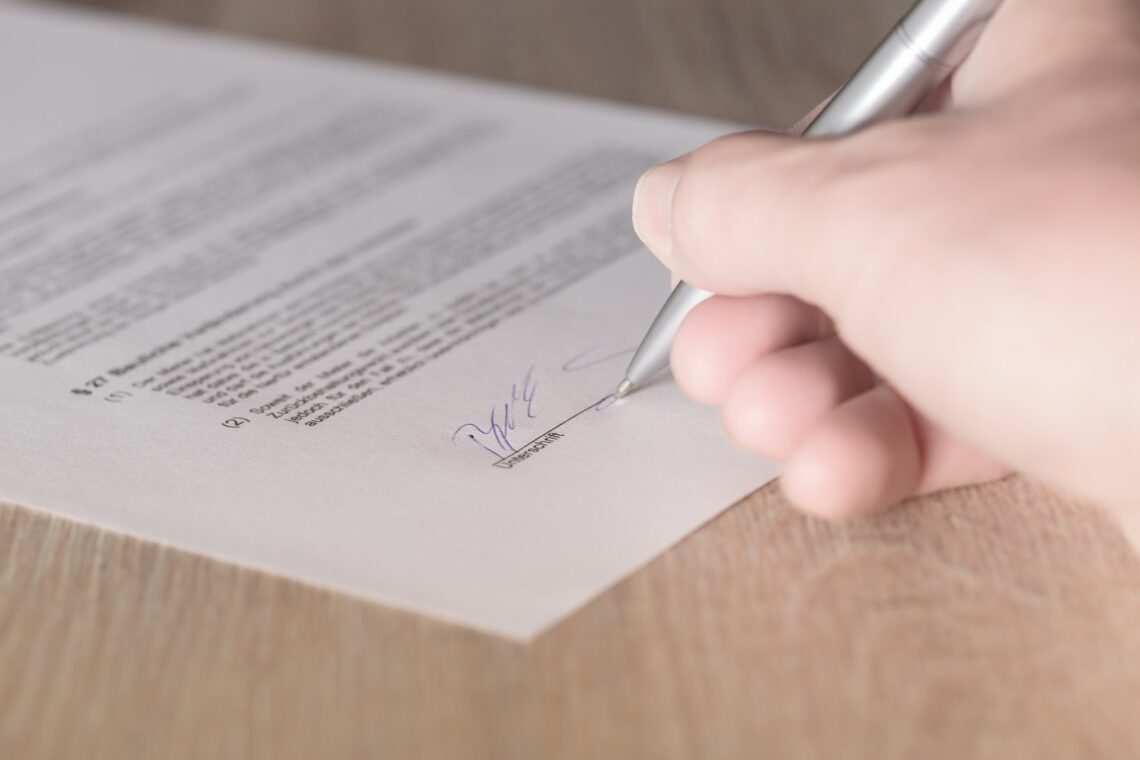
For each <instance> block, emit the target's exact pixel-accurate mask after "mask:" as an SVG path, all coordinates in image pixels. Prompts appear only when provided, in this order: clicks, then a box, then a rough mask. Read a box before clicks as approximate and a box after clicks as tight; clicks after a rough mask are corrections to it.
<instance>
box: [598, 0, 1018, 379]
mask: <svg viewBox="0 0 1140 760" xmlns="http://www.w3.org/2000/svg"><path fill="white" fill-rule="evenodd" d="M1000 5H1001V0H920V1H919V2H918V3H916V4H915V5H914V7H913V8H911V10H910V11H909V12H908V13H907V14H906V16H904V17H903V19H902V20H901V21H899V23H898V24H896V25H895V28H894V29H892V30H891V33H890V34H889V35H887V38H886V39H885V40H883V41H882V42H881V43H880V44H879V47H878V48H876V49H875V52H874V53H872V54H871V57H870V58H868V59H867V60H866V61H865V62H864V63H863V65H862V66H860V67H859V70H858V71H857V72H855V75H854V76H852V77H851V79H850V80H849V81H848V82H847V84H846V85H844V87H843V89H841V90H840V91H839V92H838V93H836V95H835V97H834V98H832V100H831V102H830V103H828V105H827V107H826V108H824V109H823V111H822V112H820V114H819V116H817V117H816V118H815V120H814V121H812V123H811V125H810V126H809V127H808V128H807V129H806V130H805V131H804V137H830V136H835V135H842V134H847V133H849V132H855V131H857V130H859V129H862V128H863V127H866V126H868V125H870V124H872V123H874V122H878V121H886V120H888V119H894V118H899V117H902V116H907V115H909V114H910V113H912V112H913V111H914V109H916V108H917V107H918V106H919V105H920V104H921V103H922V101H923V100H924V99H925V98H926V97H927V96H928V95H930V94H931V93H932V92H933V91H934V90H935V89H936V88H937V87H938V86H939V85H940V84H942V82H944V81H945V80H946V79H947V77H949V75H950V73H951V72H953V71H954V69H955V68H957V67H958V65H959V64H961V63H962V62H963V61H964V60H965V59H966V56H967V55H969V53H970V51H971V50H972V49H973V47H974V45H975V43H976V42H977V40H978V37H980V36H981V33H982V30H983V29H984V28H985V26H986V23H987V22H988V21H989V20H990V18H991V17H992V16H993V15H994V14H995V13H996V12H997V9H998V7H999V6H1000ZM711 295H712V293H709V292H708V291H705V290H701V289H700V288H695V287H693V286H692V285H689V284H687V283H684V282H682V283H680V284H678V285H677V287H676V288H674V289H673V293H672V294H671V295H670V296H669V298H668V300H666V301H665V305H664V306H663V307H661V311H660V312H658V314H657V318H656V319H654V320H653V324H652V325H650V327H649V332H647V333H646V334H645V337H644V338H643V339H642V341H641V345H640V346H638V348H637V352H636V353H634V355H633V360H632V361H630V363H629V367H628V368H627V369H626V371H625V378H624V379H623V380H622V381H621V384H619V385H618V387H617V391H616V393H615V395H616V396H617V397H618V398H621V397H622V396H626V395H628V394H629V393H630V392H631V391H633V390H634V389H635V388H638V387H640V386H641V385H643V384H645V383H646V382H648V381H649V380H650V379H651V378H653V377H654V376H655V375H657V374H658V373H660V372H661V371H663V370H664V369H665V368H666V367H668V366H669V351H670V349H671V347H672V345H673V338H674V337H675V336H676V334H677V329H678V328H679V327H680V326H681V321H682V320H683V319H684V318H685V315H686V314H688V313H689V312H690V311H691V310H692V309H693V308H694V307H695V306H696V305H697V304H699V303H700V302H701V301H704V300H705V299H707V298H709V297H710V296H711Z"/></svg>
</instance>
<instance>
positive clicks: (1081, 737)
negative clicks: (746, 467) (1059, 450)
mask: <svg viewBox="0 0 1140 760" xmlns="http://www.w3.org/2000/svg"><path fill="white" fill-rule="evenodd" d="M107 4H109V5H114V6H117V7H120V8H122V9H126V10H130V11H138V12H144V13H147V14H150V15H154V16H158V17H165V18H168V19H174V20H178V21H183V22H188V23H192V24H196V25H201V26H206V27H216V28H222V29H227V30H231V31H237V32H240V33H248V34H253V35H258V36H266V37H271V38H277V39H283V40H290V41H294V42H301V43H305V44H311V45H316V46H320V47H331V48H337V49H340V50H345V51H350V52H353V53H360V54H365V55H375V56H377V57H382V58H388V59H398V60H404V61H410V62H414V63H421V64H427V65H433V66H437V67H440V68H445V69H452V70H457V71H465V72H473V73H477V74H482V75H487V76H491V77H498V78H506V79H514V80H519V81H525V82H531V83H537V84H542V85H548V86H553V87H558V88H562V89H567V90H574V91H578V92H584V93H591V94H595V95H600V96H604V97H611V98H620V99H625V100H631V101H638V102H644V103H651V104H655V105H662V106H669V107H675V108H681V109H686V110H691V111H697V112H701V113H706V114H710V115H715V116H722V117H730V118H737V119H746V120H751V121H756V122H763V123H768V124H784V123H787V122H790V121H792V120H794V118H795V117H796V116H797V115H798V114H799V113H800V112H802V111H804V110H805V109H806V108H807V107H808V106H809V105H810V104H812V103H813V101H815V100H817V99H819V98H821V97H822V96H823V95H824V94H826V93H827V92H828V91H830V89H831V88H832V87H834V86H835V85H836V84H837V83H838V82H839V81H840V80H841V78H842V76H843V74H844V73H845V72H846V71H847V70H848V69H850V67H851V66H852V65H853V64H854V63H855V62H856V60H857V59H858V57H859V53H860V51H862V50H865V49H866V48H867V47H868V46H869V45H870V44H871V41H872V40H873V39H874V38H875V37H876V36H877V35H878V34H880V33H881V32H882V31H883V30H884V29H885V28H886V26H887V25H888V24H889V22H890V19H891V18H892V17H893V16H894V15H895V14H897V13H899V12H900V10H901V9H902V7H903V6H904V5H906V2H905V0H859V1H858V2H854V1H852V0H373V1H372V2H369V0H214V1H213V2H210V1H208V0H111V1H110V2H108V3H107ZM136 756H137V757H145V758H175V757H179V758H180V757H187V758H214V757H256V758H273V759H274V760H280V759H281V758H292V757H298V758H308V757H322V758H325V757H328V758H331V757H369V758H378V757H384V758H401V759H404V758H421V757H472V758H495V759H496V760H498V759H500V758H563V757H565V758H595V757H621V758H642V757H644V758H713V757H715V758H720V757H772V758H782V757H805V758H808V757H826V758H833V757H843V758H876V759H882V758H910V757H920V756H921V757H954V758H960V757H993V758H1017V757H1026V758H1049V757H1082V758H1086V757H1137V756H1140V560H1137V558H1136V557H1135V555H1133V554H1132V553H1131V552H1130V550H1129V548H1128V546H1127V545H1126V544H1125V542H1124V540H1123V539H1122V538H1121V536H1120V534H1119V533H1118V532H1117V530H1116V529H1115V528H1114V527H1113V526H1112V525H1111V524H1110V523H1109V522H1108V521H1107V520H1106V519H1105V518H1104V517H1103V516H1101V515H1100V514H1099V513H1098V512H1096V511H1094V510H1091V509H1088V508H1084V507H1081V506H1078V505H1076V504H1073V503H1071V502H1070V501H1067V500H1066V499H1064V498H1061V497H1059V496H1057V495H1055V494H1053V493H1051V492H1050V491H1048V490H1046V489H1044V488H1042V487H1039V486H1035V485H1032V484H1029V483H1027V482H1024V481H1022V480H1019V479H1013V480H1009V481H1006V482H1004V483H1001V484H998V485H995V486H991V487H987V488H981V489H972V490H965V491H959V492H956V493H951V494H947V495H942V496H938V497H934V498H929V499H924V500H922V501H920V502H918V503H914V504H911V505H909V506H907V507H905V508H903V509H900V510H898V511H896V512H894V513H892V514H890V515H887V516H885V517H882V518H878V519H873V520H867V521H862V522H856V523H851V524H848V525H842V526H835V525H829V524H824V523H821V522H815V521H812V520H808V519H805V518H803V517H800V516H798V515H796V514H795V513H793V512H792V511H791V510H790V509H789V508H788V507H787V506H786V504H785V503H784V502H783V501H782V499H781V497H780V496H779V493H778V491H777V490H776V489H774V488H769V489H765V490H763V491H761V492H759V493H758V494H756V495H754V496H752V497H751V498H749V499H747V500H745V501H744V502H742V503H740V504H738V505H736V506H735V507H733V508H732V509H730V510H729V511H728V512H726V513H725V514H724V515H723V516H721V517H720V518H718V519H717V520H714V521H713V522H712V523H710V524H709V525H707V526H705V527H704V528H703V529H701V530H700V531H699V532H698V533H697V534H696V535H694V536H693V537H691V538H689V539H687V540H686V541H684V542H683V543H682V544H681V545H679V546H678V547H676V548H675V549H673V550H672V551H670V552H669V553H668V554H666V555H665V556H664V557H662V558H660V559H659V560H657V561H656V562H654V563H653V564H652V565H650V566H649V567H647V568H646V569H644V570H643V571H641V572H639V573H637V574H635V575H634V576H633V577H631V578H629V579H628V580H626V581H625V582H623V583H621V584H620V585H619V586H617V587H616V588H614V589H612V590H611V591H610V592H608V593H607V594H605V595H604V596H603V597H602V598H600V599H598V600H597V601H596V602H594V603H593V604H591V605H590V606H589V607H588V608H586V609H585V610H583V611H582V612H580V613H579V614H577V615H575V616H574V617H572V618H571V619H570V620H568V621H566V622H565V623H563V624H562V625H560V626H558V627H557V628H555V629H554V630H552V631H550V632H549V633H548V634H546V635H545V636H543V637H541V638H540V639H539V640H538V641H536V642H535V643H534V644H533V645H531V646H521V645H517V644H512V643H509V642H505V641H502V640H497V639H495V638H491V637H488V636H484V635H480V634H477V633H473V632H470V631H467V630H463V629H460V628H456V627H451V626H448V625H445V624H441V623H436V622H433V621H429V620H425V619H421V618H417V617H415V616H412V615H409V614H405V613H401V612H396V611H393V610H389V609H384V608H382V607H379V606H375V605H370V604H367V603H363V602H360V601H357V600H353V599H348V598H343V597H338V596H337V595H335V594H331V593H326V592H322V591H318V590H314V589H312V588H308V587H306V586H303V585H301V584H298V583H293V582H290V581H286V580H281V579H277V578H273V577H270V576H267V575H262V574H258V573H254V572H249V571H244V570H239V569H236V568H234V567H231V566H227V565H225V564H221V563H217V562H214V561H209V560H205V559H201V558H198V557H195V556H192V555H189V554H186V553H183V552H179V551H175V550H171V549H166V548H160V547H157V546H154V545H150V544H147V543H143V542H140V541H136V540H130V539H126V538H123V537H121V536H118V535H113V534H109V533H105V532H101V531H98V530H94V529H91V528H88V527H82V526H78V525H75V524H73V523H70V522H68V521H65V520H60V519H54V518H49V517H45V516H43V515H39V514H35V513H32V512H29V511H27V510H24V509H21V508H18V507H15V506H5V507H0V757H3V758H19V759H20V760H25V759H27V758H56V757H84V758H88V757H114V758H126V757H136Z"/></svg>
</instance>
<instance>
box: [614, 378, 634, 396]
mask: <svg viewBox="0 0 1140 760" xmlns="http://www.w3.org/2000/svg"><path fill="white" fill-rule="evenodd" d="M632 390H633V381H632V380H630V379H629V378H626V379H625V380H622V381H621V383H620V384H619V385H618V387H617V390H616V391H614V397H615V398H625V397H626V396H628V395H629V394H630V391H632Z"/></svg>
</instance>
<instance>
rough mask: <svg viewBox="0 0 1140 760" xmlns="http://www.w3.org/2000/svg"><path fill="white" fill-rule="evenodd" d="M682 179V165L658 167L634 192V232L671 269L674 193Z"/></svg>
mask: <svg viewBox="0 0 1140 760" xmlns="http://www.w3.org/2000/svg"><path fill="white" fill-rule="evenodd" d="M680 179H681V162H679V161H669V162H668V163H664V164H661V165H659V166H655V167H653V168H652V169H650V170H649V171H647V172H646V173H645V174H643V175H641V179H639V180H638V181H637V187H636V188H635V189H634V191H633V230H634V232H636V233H637V236H638V237H639V238H641V242H643V243H645V246H646V247H647V248H649V250H650V251H652V252H653V255H654V256H656V257H657V258H659V259H661V261H662V263H664V264H665V265H666V266H669V262H670V259H671V257H672V254H673V193H674V192H675V191H676V189H677V182H678V181H679V180H680Z"/></svg>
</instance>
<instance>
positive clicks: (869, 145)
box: [634, 0, 1140, 541]
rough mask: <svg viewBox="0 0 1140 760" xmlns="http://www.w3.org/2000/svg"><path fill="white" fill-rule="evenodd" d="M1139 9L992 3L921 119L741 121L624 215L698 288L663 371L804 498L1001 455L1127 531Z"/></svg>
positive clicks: (892, 499) (1138, 194)
mask: <svg viewBox="0 0 1140 760" xmlns="http://www.w3.org/2000/svg"><path fill="white" fill-rule="evenodd" d="M1138 85H1140V6H1137V4H1135V3H1132V2H1128V0H1006V3H1005V5H1004V6H1003V8H1002V10H1001V11H1000V12H999V14H998V15H997V17H995V19H994V20H993V22H992V23H991V25H990V27H989V29H987V31H986V33H985V35H984V37H983V38H982V40H981V42H980V43H979V46H978V48H977V49H976V50H975V51H974V53H973V55H972V56H971V57H970V59H969V60H968V61H967V63H966V64H965V65H964V66H963V67H962V68H961V69H960V70H959V71H958V72H957V73H956V74H955V76H954V78H953V80H952V83H951V86H950V87H949V89H948V90H947V91H946V92H945V93H944V96H945V97H944V98H943V100H942V102H941V104H940V107H939V108H937V109H936V112H935V113H927V114H923V115H921V116H916V117H913V118H911V119H907V120H905V121H898V122H892V123H888V124H883V125H879V126H875V127H872V128H869V129H866V130H864V131H862V132H860V133H858V134H855V135H852V136H849V137H844V138H839V139H829V140H812V141H807V140H798V139H794V138H790V137H784V136H778V135H772V134H766V133H746V134H741V135H735V136H730V137H726V138H722V139H720V140H717V141H715V142H713V143H711V144H709V145H707V146H705V147H703V148H701V149H699V150H697V151H695V152H693V153H690V154H688V155H686V156H683V157H681V158H679V159H677V160H675V161H672V162H669V163H668V164H664V165H662V166H660V167H656V168H655V169H652V170H651V171H650V172H648V173H647V174H646V176H645V177H644V178H643V180H642V182H640V183H639V185H638V191H637V193H636V195H635V201H634V223H635V226H636V228H637V230H638V234H639V235H640V237H641V238H642V240H643V241H644V242H645V243H646V245H647V246H648V247H649V248H650V249H651V250H652V251H653V253H654V254H655V255H656V256H657V257H658V258H660V259H661V260H662V262H663V263H665V264H666V266H668V267H669V268H670V269H671V270H672V271H673V273H674V275H675V276H679V277H681V278H683V279H685V280H686V281H688V282H690V283H692V284H693V285H696V286H697V287H700V288H704V289H706V290H711V291H713V292H715V293H718V294H723V295H719V296H717V297H714V298H712V299H710V300H709V301H706V302H705V303H703V304H701V305H700V306H699V307H698V308H697V309H695V310H694V311H693V313H692V314H690V315H689V317H688V318H687V319H686V321H685V323H684V325H683V326H682V328H681V331H680V333H679V334H678V336H677V340H676V343H675V345H674V348H673V355H672V366H673V373H674V376H675V377H676V379H677V381H678V383H680V385H681V387H682V388H683V389H684V390H685V391H686V392H687V393H688V394H689V395H691V396H692V397H693V398H694V399H696V400H698V401H701V402H704V403H708V404H716V405H718V406H720V407H721V411H722V416H723V419H724V424H725V427H726V429H727V431H728V433H729V435H730V436H731V437H732V438H733V439H734V440H735V441H736V442H737V443H739V444H740V445H741V446H743V447H745V448H748V449H751V450H754V451H757V452H759V453H762V454H765V455H767V456H770V457H773V458H776V459H779V460H782V461H784V463H785V473H784V477H783V487H784V489H785V491H786V493H787V494H788V496H789V498H790V499H791V500H792V501H793V502H795V503H796V504H798V505H799V506H801V507H802V508H804V509H806V510H807V511H809V512H812V513H815V514H818V515H822V516H827V517H842V516H848V515H856V514H863V513H868V512H872V511H875V510H878V509H881V508H884V507H887V506H890V505H891V504H894V503H896V502H898V501H900V500H902V499H905V498H907V497H909V496H912V495H915V494H921V493H926V492H930V491H935V490H940V489H944V488H948V487H952V486H957V485H962V484H967V483H973V482H981V481H986V480H990V479H994V478H997V477H1000V476H1002V475H1003V474H1005V473H1006V472H1008V471H1009V469H1011V468H1013V469H1018V470H1022V471H1024V472H1026V473H1029V474H1031V475H1034V476H1037V477H1040V478H1042V479H1044V480H1046V481H1049V482H1051V483H1054V484H1056V485H1058V486H1061V487H1063V488H1065V489H1068V490H1070V491H1072V492H1074V493H1075V494H1078V495H1081V496H1084V497H1089V498H1092V499H1095V500H1097V501H1099V502H1101V503H1103V504H1105V505H1107V506H1110V507H1113V508H1115V510H1116V511H1117V512H1118V514H1119V515H1120V516H1121V517H1122V519H1123V521H1124V523H1125V525H1126V527H1127V528H1130V529H1131V533H1132V537H1133V539H1134V541H1136V540H1137V539H1140V524H1138V523H1140V518H1138V517H1137V514H1138V513H1140V251H1137V250H1136V243H1137V241H1138V240H1140V213H1138V209H1140V86H1138Z"/></svg>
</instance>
